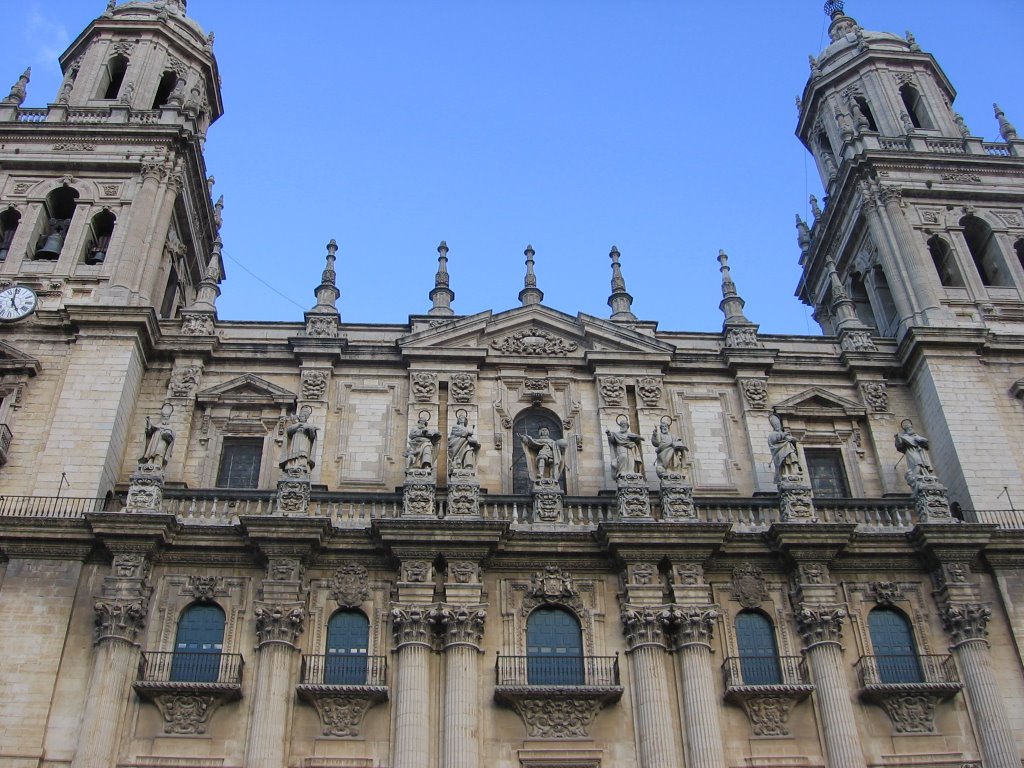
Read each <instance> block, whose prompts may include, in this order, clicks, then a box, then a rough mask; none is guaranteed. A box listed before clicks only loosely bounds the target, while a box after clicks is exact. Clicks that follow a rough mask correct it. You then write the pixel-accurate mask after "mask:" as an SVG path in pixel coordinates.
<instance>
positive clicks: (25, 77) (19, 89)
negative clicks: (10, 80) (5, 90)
mask: <svg viewBox="0 0 1024 768" xmlns="http://www.w3.org/2000/svg"><path fill="white" fill-rule="evenodd" d="M31 77H32V67H29V68H28V69H26V70H25V71H24V72H22V73H21V77H19V78H18V82H16V83H15V84H14V85H12V86H11V92H10V93H9V94H7V98H6V99H4V103H5V104H17V105H18V106H19V107H20V106H21V105H22V104H24V103H25V96H26V94H27V93H28V89H27V88H26V86H27V85H28V81H29V79H30V78H31Z"/></svg>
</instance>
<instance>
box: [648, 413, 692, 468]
mask: <svg viewBox="0 0 1024 768" xmlns="http://www.w3.org/2000/svg"><path fill="white" fill-rule="evenodd" d="M671 425H672V417H671V416H662V417H661V424H659V425H658V428H657V429H656V430H654V432H653V434H651V445H653V446H654V450H655V459H654V471H655V472H656V473H657V474H658V477H671V476H672V475H680V476H681V475H682V474H683V470H684V469H685V467H686V452H687V451H688V450H689V448H687V447H686V443H684V442H683V441H682V439H681V438H678V437H676V436H675V435H673V434H672V433H671V432H670V431H669V427H670V426H671Z"/></svg>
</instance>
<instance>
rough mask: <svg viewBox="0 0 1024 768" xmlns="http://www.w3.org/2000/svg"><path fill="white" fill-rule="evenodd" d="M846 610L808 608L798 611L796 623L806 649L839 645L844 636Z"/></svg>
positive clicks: (824, 607) (828, 607)
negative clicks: (825, 645)
mask: <svg viewBox="0 0 1024 768" xmlns="http://www.w3.org/2000/svg"><path fill="white" fill-rule="evenodd" d="M845 618H846V610H845V609H843V608H840V607H838V606H806V607H803V608H801V609H800V610H799V611H797V614H796V623H797V629H798V631H799V632H800V639H801V640H803V643H804V646H805V647H808V648H809V647H810V646H812V645H815V644H817V643H838V642H839V640H840V639H841V638H842V636H843V619H845Z"/></svg>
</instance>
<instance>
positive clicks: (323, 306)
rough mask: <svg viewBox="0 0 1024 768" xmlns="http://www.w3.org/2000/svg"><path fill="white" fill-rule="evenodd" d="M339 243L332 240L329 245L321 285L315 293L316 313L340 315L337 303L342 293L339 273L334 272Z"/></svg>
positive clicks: (314, 308)
mask: <svg viewBox="0 0 1024 768" xmlns="http://www.w3.org/2000/svg"><path fill="white" fill-rule="evenodd" d="M337 253H338V243H337V242H335V240H334V239H333V238H332V239H331V241H330V242H329V243H328V244H327V263H326V265H325V266H324V271H323V272H322V273H321V275H320V285H319V286H317V288H316V290H315V291H314V292H313V293H314V295H315V296H316V306H315V307H313V311H314V312H318V313H323V312H329V313H331V314H335V315H336V314H338V307H337V301H338V297H339V296H340V295H341V292H340V291H339V290H338V287H337V285H336V283H337V272H336V271H335V270H334V262H335V260H336V259H337V255H336V254H337Z"/></svg>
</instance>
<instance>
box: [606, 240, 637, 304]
mask: <svg viewBox="0 0 1024 768" xmlns="http://www.w3.org/2000/svg"><path fill="white" fill-rule="evenodd" d="M608 256H609V258H610V259H611V260H612V293H611V296H609V297H608V306H609V307H611V308H612V320H636V315H634V314H633V312H632V307H633V297H632V296H630V295H629V294H628V293H626V279H625V278H624V277H623V276H622V269H621V268H620V267H619V249H618V248H616V247H615V246H614V245H613V246H612V249H611V251H609V252H608Z"/></svg>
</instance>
